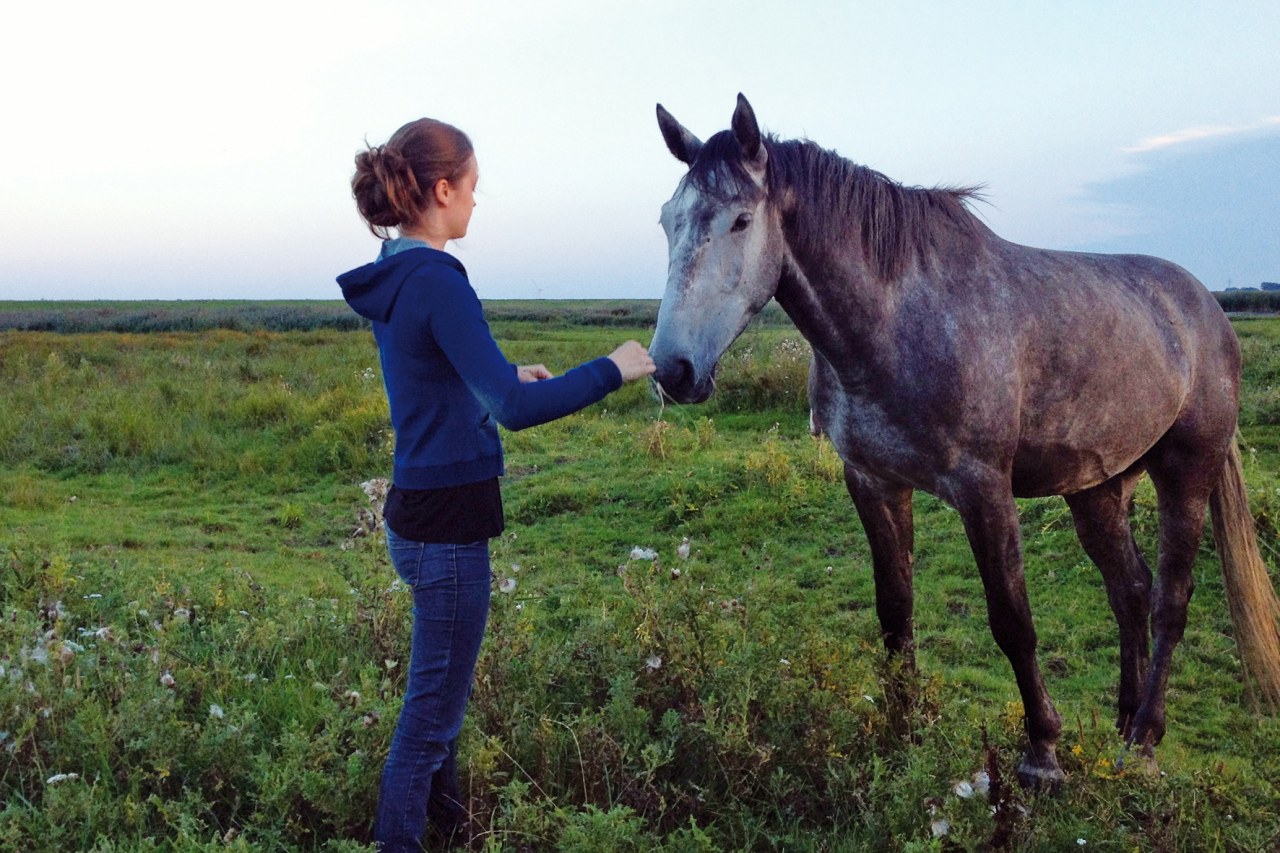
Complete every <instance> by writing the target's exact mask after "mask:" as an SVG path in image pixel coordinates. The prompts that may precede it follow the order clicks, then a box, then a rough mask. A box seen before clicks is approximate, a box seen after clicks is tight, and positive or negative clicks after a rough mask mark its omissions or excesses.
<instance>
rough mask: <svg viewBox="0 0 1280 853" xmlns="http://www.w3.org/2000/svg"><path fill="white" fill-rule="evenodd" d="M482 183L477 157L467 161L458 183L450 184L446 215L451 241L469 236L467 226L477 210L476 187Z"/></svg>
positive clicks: (472, 156) (452, 182)
mask: <svg viewBox="0 0 1280 853" xmlns="http://www.w3.org/2000/svg"><path fill="white" fill-rule="evenodd" d="M478 183H480V168H479V166H478V165H477V164H476V158H475V155H474V154H473V155H471V158H470V159H469V160H467V165H466V168H465V170H464V171H463V173H462V177H461V178H459V179H458V180H457V181H456V182H455V181H450V182H449V189H450V190H451V192H450V199H449V206H448V208H447V211H446V213H445V216H446V218H447V223H448V228H449V239H450V240H457V239H459V238H462V237H465V236H467V226H468V225H469V224H470V223H471V214H472V212H473V211H474V210H475V208H476V198H475V193H476V185H477V184H478Z"/></svg>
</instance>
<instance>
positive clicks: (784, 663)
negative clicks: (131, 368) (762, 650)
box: [778, 658, 791, 666]
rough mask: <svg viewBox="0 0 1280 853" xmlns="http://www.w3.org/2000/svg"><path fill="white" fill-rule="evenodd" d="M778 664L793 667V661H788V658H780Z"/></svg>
mask: <svg viewBox="0 0 1280 853" xmlns="http://www.w3.org/2000/svg"><path fill="white" fill-rule="evenodd" d="M778 663H780V664H782V665H783V666H791V661H789V660H787V659H786V658H778Z"/></svg>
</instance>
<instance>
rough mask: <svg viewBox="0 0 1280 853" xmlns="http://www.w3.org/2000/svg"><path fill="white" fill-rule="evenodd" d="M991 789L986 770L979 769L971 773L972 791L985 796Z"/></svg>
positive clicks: (989, 778)
mask: <svg viewBox="0 0 1280 853" xmlns="http://www.w3.org/2000/svg"><path fill="white" fill-rule="evenodd" d="M990 791H991V777H990V776H988V775H987V771H985V770H979V771H978V772H977V773H974V774H973V792H974V793H975V794H978V795H980V796H983V797H985V796H986V795H987V794H988V793H989V792H990Z"/></svg>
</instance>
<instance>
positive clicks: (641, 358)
mask: <svg viewBox="0 0 1280 853" xmlns="http://www.w3.org/2000/svg"><path fill="white" fill-rule="evenodd" d="M609 359H610V360H611V361H612V362H613V363H614V364H616V365H617V366H618V372H620V373H621V374H622V381H623V382H630V381H631V380H633V379H639V378H640V377H642V376H648V375H650V374H651V373H653V372H654V371H655V370H657V368H656V367H655V366H654V364H653V359H651V358H649V351H648V350H647V349H645V348H644V347H643V346H641V345H640V343H639V342H638V341H627V342H626V343H625V344H623V345H622V346H620V347H618V348H617V349H616V350H614V351H613V352H612V353H611V354H610V355H609Z"/></svg>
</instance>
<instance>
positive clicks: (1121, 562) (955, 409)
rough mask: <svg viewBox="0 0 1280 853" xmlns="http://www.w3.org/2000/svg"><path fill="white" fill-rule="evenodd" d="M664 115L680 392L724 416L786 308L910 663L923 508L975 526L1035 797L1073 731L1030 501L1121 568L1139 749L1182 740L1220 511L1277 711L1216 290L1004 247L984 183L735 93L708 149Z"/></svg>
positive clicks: (1164, 275)
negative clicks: (1176, 731)
mask: <svg viewBox="0 0 1280 853" xmlns="http://www.w3.org/2000/svg"><path fill="white" fill-rule="evenodd" d="M658 124H659V126H660V128H661V130H662V135H663V137H664V139H665V140H666V143H667V147H668V148H669V149H670V150H671V153H672V154H674V155H675V156H676V158H677V159H679V160H680V161H682V162H683V163H685V164H687V165H688V167H689V171H688V173H687V174H686V175H685V176H684V178H683V179H682V180H681V181H680V184H679V185H678V186H677V188H676V191H675V195H674V196H672V198H671V200H670V201H668V202H667V203H666V204H665V205H664V206H663V208H662V226H663V228H664V229H665V230H666V233H667V240H668V244H669V249H670V265H669V268H668V280H667V288H666V293H665V295H664V296H663V299H662V306H661V308H660V310H659V313H658V325H657V331H656V333H655V335H654V338H653V343H652V345H651V347H650V352H651V353H652V355H653V358H654V361H655V362H656V363H657V366H658V371H657V374H656V376H655V381H656V383H657V384H658V386H659V388H660V391H661V392H662V393H665V394H666V395H667V396H669V397H670V398H671V399H673V400H675V401H676V402H681V403H697V402H701V401H703V400H705V399H707V398H708V397H709V396H710V395H711V393H712V392H713V391H714V389H715V370H716V365H717V363H718V361H719V359H720V357H721V355H723V353H724V351H725V350H726V349H727V348H728V347H729V345H730V344H731V343H732V342H733V341H734V339H736V338H737V336H738V335H739V334H740V333H741V332H742V330H743V328H744V327H745V326H746V324H747V322H748V321H749V320H750V319H751V317H752V315H754V314H755V313H756V312H757V311H759V310H760V309H761V308H762V307H764V305H765V304H766V303H767V302H768V301H769V300H770V299H773V298H776V299H777V301H778V303H779V304H780V305H781V306H782V308H783V309H784V310H785V311H786V312H787V314H788V315H789V316H790V318H791V319H792V321H793V322H794V323H795V325H796V327H797V328H798V329H799V330H800V332H801V334H803V335H804V337H805V338H806V339H807V340H808V341H809V343H810V345H811V346H812V347H813V353H814V359H813V370H812V375H811V377H810V398H811V404H812V407H813V413H814V420H815V423H816V424H817V425H819V426H820V427H821V429H822V430H823V432H825V433H826V434H827V435H828V436H829V437H830V439H831V441H832V443H833V444H834V446H835V448H836V450H837V451H838V452H839V454H840V457H841V458H842V459H843V461H844V465H845V482H846V484H847V485H848V489H849V494H850V495H851V496H852V498H853V503H854V505H855V507H856V508H857V512H858V516H859V518H861V520H862V525H863V527H864V528H865V530H866V534H867V538H868V539H869V541H870V546H871V555H872V562H873V567H874V574H875V584H876V609H877V613H878V615H879V618H880V624H881V628H882V631H883V634H884V642H885V645H886V647H887V648H888V650H889V652H890V653H891V654H894V655H897V656H899V657H900V658H902V659H903V660H904V662H905V664H906V665H907V666H908V667H910V666H913V664H914V661H913V655H912V643H913V634H912V548H913V541H912V540H913V533H912V514H911V495H912V491H913V490H914V489H922V490H924V491H926V492H929V493H931V494H934V495H936V496H938V497H939V498H941V499H942V500H944V501H946V502H947V503H948V504H950V505H952V506H954V507H955V508H956V509H957V510H958V511H959V513H960V516H961V518H962V519H963V522H964V528H965V532H966V534H967V536H968V539H969V543H970V546H971V547H972V550H973V554H974V557H975V558H976V560H977V566H978V571H979V573H980V575H981V577H982V582H983V586H984V589H985V592H986V599H987V613H988V618H989V621H990V624H991V630H992V633H993V634H994V636H995V640H996V643H997V644H998V645H999V647H1000V649H1001V650H1002V651H1003V652H1004V654H1005V655H1006V656H1007V657H1008V658H1009V661H1010V663H1011V664H1012V665H1013V672H1014V675H1015V677H1016V679H1017V683H1018V689H1019V691H1020V692H1021V695H1022V701H1023V707H1024V709H1025V714H1026V731H1027V737H1028V742H1029V743H1028V748H1027V752H1026V754H1025V755H1024V757H1023V759H1022V762H1021V764H1020V766H1019V768H1018V775H1019V777H1020V779H1021V781H1022V783H1023V784H1024V785H1026V786H1029V787H1036V788H1055V787H1057V785H1058V784H1060V782H1061V781H1062V779H1063V774H1062V770H1061V768H1060V767H1059V764H1058V760H1057V755H1056V744H1057V741H1058V736H1059V734H1060V732H1061V730H1062V720H1061V717H1060V716H1059V714H1058V712H1057V710H1056V709H1055V708H1054V706H1053V703H1052V702H1051V701H1050V699H1049V695H1048V693H1047V692H1046V690H1045V685H1044V680H1043V678H1042V677H1041V674H1040V669H1039V666H1038V664H1037V661H1036V633H1035V628H1034V627H1033V625H1032V620H1031V610H1030V606H1029V604H1028V601H1027V591H1026V583H1025V580H1024V576H1023V565H1022V549H1021V540H1020V532H1019V524H1018V508H1017V505H1016V503H1015V501H1014V498H1015V496H1017V497H1035V496H1043V495H1063V496H1065V498H1066V501H1067V504H1068V506H1069V507H1070V509H1071V514H1072V517H1073V518H1074V521H1075V526H1076V531H1077V533H1078V534H1079V537H1080V541H1081V542H1082V543H1083V545H1084V548H1085V551H1086V552H1087V553H1088V555H1089V557H1090V558H1091V559H1092V560H1093V562H1094V563H1095V564H1096V565H1097V566H1098V569H1099V570H1100V571H1101V573H1102V578H1103V581H1104V583H1105V584H1106V589H1107V596H1108V599H1109V601H1110V604H1111V608H1112V610H1113V611H1114V614H1115V618H1116V621H1117V622H1118V623H1119V628H1120V688H1119V700H1118V705H1119V717H1118V720H1117V725H1118V727H1119V728H1120V730H1121V732H1122V733H1123V734H1124V736H1125V738H1126V740H1127V742H1128V743H1129V744H1138V745H1139V746H1141V747H1143V749H1144V751H1145V752H1146V753H1148V754H1150V751H1151V747H1153V746H1154V744H1156V743H1158V742H1159V740H1160V738H1161V737H1162V736H1163V734H1164V731H1165V702H1164V696H1165V687H1166V684H1167V681H1168V676H1169V664H1170V658H1171V656H1172V654H1173V650H1174V647H1175V646H1176V645H1177V644H1178V642H1179V640H1180V639H1181V638H1182V635H1183V630H1184V627H1185V625H1186V616H1187V601H1188V599H1189V597H1190V595H1191V590H1192V586H1193V581H1192V575H1191V567H1192V561H1193V559H1194V557H1195V553H1196V550H1197V547H1198V544H1199V542H1200V538H1201V533H1202V529H1203V524H1204V518H1205V512H1206V507H1207V506H1209V505H1211V506H1212V508H1213V517H1214V532H1215V539H1216V540H1217V544H1218V549H1219V554H1220V556H1221V558H1222V562H1223V574H1224V578H1225V579H1226V582H1227V587H1228V592H1229V595H1228V598H1229V601H1230V604H1231V610H1232V618H1233V623H1234V626H1235V633H1236V639H1237V643H1238V646H1239V649H1240V652H1241V658H1242V661H1243V665H1244V667H1245V669H1246V670H1247V672H1248V673H1249V675H1251V676H1252V679H1253V682H1254V683H1255V684H1256V686H1257V687H1258V689H1259V691H1260V693H1261V695H1262V697H1263V698H1265V699H1267V700H1269V701H1271V702H1276V701H1278V700H1280V630H1278V628H1277V625H1278V624H1280V604H1277V599H1276V596H1275V591H1274V589H1273V587H1272V584H1271V581H1270V580H1269V578H1268V576H1267V570H1266V567H1265V566H1264V565H1263V564H1262V561H1261V558H1260V556H1259V554H1258V550H1257V545H1256V541H1255V538H1254V534H1253V526H1252V518H1251V517H1250V516H1249V514H1248V506H1247V501H1246V499H1245V492H1244V485H1243V479H1242V476H1241V470H1240V460H1239V454H1238V451H1237V448H1236V442H1235V434H1236V413H1237V408H1238V393H1239V377H1240V348H1239V344H1238V343H1237V340H1236V337H1235V334H1234V332H1233V331H1232V329H1231V326H1230V324H1229V323H1228V321H1227V319H1226V317H1225V316H1224V314H1223V312H1222V310H1221V309H1220V308H1219V306H1218V304H1217V303H1216V302H1215V300H1214V299H1213V297H1212V295H1210V294H1209V293H1208V292H1207V291H1206V290H1205V288H1204V287H1203V286H1202V285H1201V284H1200V283H1199V282H1198V281H1196V280H1195V279H1194V278H1193V277H1192V276H1191V275H1190V274H1188V273H1187V272H1186V271H1185V270H1183V269H1181V268H1179V267H1177V266H1176V265H1174V264H1172V263H1169V262H1167V261H1163V260H1159V259H1156V258H1150V257H1143V256H1136V255H1096V254H1078V253H1070V252H1056V251H1047V250H1043V249H1034V248H1029V247H1026V246H1020V245H1016V244H1014V243H1010V242H1008V241H1006V240H1003V239H1001V238H1000V237H997V236H996V235H995V234H994V233H992V232H991V230H990V229H988V228H987V227H986V226H985V225H983V224H982V223H981V222H980V221H979V220H978V219H977V218H976V217H975V216H974V215H973V214H972V213H971V212H970V210H969V209H968V206H967V201H968V200H969V199H970V198H972V197H973V195H974V191H973V190H971V189H922V188H913V187H905V186H902V185H901V184H898V183H896V182H894V181H891V180H889V179H888V178H886V177H884V176H883V175H881V174H879V173H877V172H874V171H872V170H870V169H867V168H865V167H863V166H859V165H857V164H855V163H852V162H850V161H848V160H846V159H844V158H842V157H840V156H838V155H837V154H835V153H834V152H831V151H828V150H824V149H822V148H820V147H819V146H817V145H815V144H813V143H811V142H808V141H799V140H790V141H780V140H778V139H776V138H773V137H769V136H763V135H761V133H760V129H759V125H758V124H757V122H756V118H755V114H754V112H753V111H752V109H751V106H750V105H749V104H748V103H747V101H746V99H745V98H743V97H742V96H741V95H739V96H738V104H737V109H736V110H735V111H734V114H733V120H732V125H731V126H732V129H731V130H727V131H722V132H720V133H717V134H716V135H714V136H712V137H711V138H710V139H708V140H707V141H706V142H705V143H704V142H702V141H700V140H699V139H698V138H697V137H695V136H694V135H693V134H692V133H690V132H689V131H688V130H687V129H685V128H684V127H683V126H682V125H681V124H680V123H679V122H677V121H676V120H675V119H674V118H673V117H672V116H671V114H670V113H668V112H667V111H666V110H665V109H663V108H662V106H661V105H659V106H658ZM1143 473H1146V474H1148V475H1149V476H1150V477H1151V480H1152V482H1153V484H1154V486H1155V489H1156V493H1157V496H1158V502H1159V517H1160V545H1159V559H1158V569H1159V572H1158V575H1157V577H1158V581H1157V583H1156V584H1155V586H1154V590H1153V585H1152V572H1151V569H1150V568H1149V567H1148V565H1147V563H1146V561H1145V560H1144V558H1143V556H1142V554H1141V553H1140V552H1139V550H1138V547H1137V545H1136V543H1135V542H1134V538H1133V533H1132V531H1131V529H1130V525H1129V513H1130V509H1131V505H1132V498H1133V491H1134V487H1135V485H1136V483H1137V481H1138V479H1139V477H1141V476H1142V474H1143ZM1152 640H1154V648H1153V643H1152Z"/></svg>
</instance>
